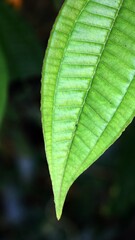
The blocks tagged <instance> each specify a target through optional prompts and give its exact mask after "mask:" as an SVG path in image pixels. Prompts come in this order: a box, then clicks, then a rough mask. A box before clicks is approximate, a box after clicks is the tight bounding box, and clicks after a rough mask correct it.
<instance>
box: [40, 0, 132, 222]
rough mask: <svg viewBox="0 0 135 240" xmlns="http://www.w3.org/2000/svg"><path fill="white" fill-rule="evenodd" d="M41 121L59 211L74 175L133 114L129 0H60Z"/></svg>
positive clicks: (46, 69)
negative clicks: (63, 2)
mask: <svg viewBox="0 0 135 240" xmlns="http://www.w3.org/2000/svg"><path fill="white" fill-rule="evenodd" d="M41 102H42V106H41V110H42V124H43V132H44V139H45V145H46V153H47V160H48V164H49V170H50V175H51V180H52V185H53V191H54V200H55V206H56V213H57V217H58V219H59V218H60V216H61V213H62V208H63V204H64V201H65V197H66V194H67V192H68V190H69V188H70V186H71V185H72V183H73V182H74V181H75V179H76V178H77V177H78V176H79V175H80V174H81V173H82V172H83V171H85V170H86V169H87V168H88V167H89V166H90V165H91V164H92V163H93V162H94V161H95V160H97V159H98V157H99V156H101V155H102V153H103V152H104V151H105V150H106V149H107V148H108V147H109V146H110V145H111V144H112V143H113V142H114V141H115V140H116V139H117V138H118V137H119V136H120V135H121V133H122V132H123V131H124V130H125V128H126V127H127V126H128V124H129V123H130V122H131V121H132V119H133V117H134V116H135V4H134V0H113V1H110V0H74V1H73V0H67V1H65V4H64V6H63V8H62V10H61V11H60V14H59V16H58V18H57V20H56V22H55V25H54V28H53V30H52V33H51V37H50V40H49V44H48V49H47V52H46V58H45V62H44V66H43V76H42V101H41Z"/></svg>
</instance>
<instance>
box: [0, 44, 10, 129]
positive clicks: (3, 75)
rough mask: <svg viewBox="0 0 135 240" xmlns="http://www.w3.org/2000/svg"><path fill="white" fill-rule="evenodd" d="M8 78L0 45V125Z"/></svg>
mask: <svg viewBox="0 0 135 240" xmlns="http://www.w3.org/2000/svg"><path fill="white" fill-rule="evenodd" d="M8 80H9V73H8V67H7V62H6V59H5V56H4V53H3V50H2V47H1V46H0V125H1V122H2V118H3V114H4V110H5V105H6V99H7V86H8Z"/></svg>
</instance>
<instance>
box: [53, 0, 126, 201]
mask: <svg viewBox="0 0 135 240" xmlns="http://www.w3.org/2000/svg"><path fill="white" fill-rule="evenodd" d="M123 1H124V0H121V2H120V4H119V8H118V10H117V12H116V16H115V18H114V20H113V21H112V26H111V28H110V31H109V32H108V35H107V37H106V40H105V43H104V45H103V49H102V51H101V55H100V56H99V60H98V62H97V65H96V66H95V71H94V74H93V78H92V80H91V81H90V84H89V86H88V91H87V92H86V95H85V97H84V101H83V104H82V107H81V110H80V113H79V116H78V121H77V125H78V123H79V121H80V117H81V114H82V112H83V109H84V106H85V102H86V99H87V97H88V94H89V91H90V89H91V87H92V84H93V80H94V78H95V75H96V72H97V69H98V66H99V64H100V60H101V58H102V55H103V53H104V51H105V48H106V45H107V43H108V40H109V37H110V34H111V33H112V30H113V27H114V24H115V22H116V20H117V18H118V15H119V12H120V10H121V7H122V5H123ZM88 3H89V1H88V2H87V3H86V4H85V5H84V7H83V9H82V10H81V11H80V13H79V15H78V17H77V18H76V21H75V24H74V25H73V29H72V31H71V34H70V35H69V38H68V40H67V43H66V48H65V50H64V53H63V57H62V60H61V64H60V68H61V66H62V63H63V60H64V55H65V52H66V51H67V47H68V43H69V41H70V38H71V36H72V33H73V30H74V27H75V25H76V23H77V20H78V19H79V17H80V16H81V14H82V12H83V11H84V9H85V8H86V7H87V5H88ZM60 68H59V71H58V75H57V78H56V79H58V77H59V74H60V70H61V69H60ZM57 84H58V83H57V81H56V90H57ZM55 94H56V91H55ZM54 100H55V97H54ZM53 112H54V109H53ZM52 122H53V121H52ZM77 129H78V127H76V128H75V131H74V132H73V136H72V140H71V143H70V146H69V151H68V153H67V157H66V160H65V162H66V163H65V166H64V170H63V175H62V179H61V185H60V189H59V199H60V195H61V190H62V186H63V179H64V175H65V170H66V167H67V163H68V158H69V154H70V150H71V147H72V144H73V141H74V138H75V134H76V131H77Z"/></svg>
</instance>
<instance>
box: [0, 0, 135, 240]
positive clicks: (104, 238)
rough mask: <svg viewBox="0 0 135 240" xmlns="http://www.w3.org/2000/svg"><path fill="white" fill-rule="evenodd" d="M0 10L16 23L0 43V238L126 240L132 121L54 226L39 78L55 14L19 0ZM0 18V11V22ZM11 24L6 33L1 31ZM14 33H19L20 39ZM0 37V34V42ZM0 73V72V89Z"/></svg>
mask: <svg viewBox="0 0 135 240" xmlns="http://www.w3.org/2000/svg"><path fill="white" fill-rule="evenodd" d="M0 4H2V1H0ZM4 8H6V9H7V10H6V11H7V12H10V13H11V12H12V14H11V15H13V18H14V19H15V18H17V20H16V24H11V25H10V22H12V21H11V19H10V21H9V22H8V26H7V28H5V30H4V31H5V32H6V33H5V40H4V42H3V41H2V42H3V44H2V43H0V46H1V47H0V49H2V53H3V55H4V56H5V61H6V63H7V66H8V67H6V68H7V69H8V72H9V81H8V82H9V85H8V101H7V105H6V108H5V116H4V119H3V121H2V125H1V129H0V211H1V214H0V240H127V239H130V240H134V239H135V191H134V190H135V174H134V172H135V151H134V133H135V122H133V123H132V124H131V125H130V126H129V127H128V128H127V130H126V131H125V132H124V134H123V135H122V137H121V138H120V139H119V140H118V141H117V142H116V143H115V144H114V146H112V147H111V148H110V149H109V150H108V151H107V152H106V154H105V155H103V156H102V158H100V159H99V160H98V161H97V162H96V163H95V164H93V165H92V167H91V168H89V169H88V170H87V171H86V172H85V173H84V174H83V175H82V176H81V177H80V178H78V180H77V181H76V182H75V184H74V186H73V187H72V188H71V190H70V192H69V194H68V198H67V201H66V206H65V208H64V212H63V213H64V214H63V217H62V219H61V221H60V222H57V220H56V217H55V212H54V203H53V194H52V188H51V182H50V177H49V174H48V167H47V163H46V159H45V153H44V143H43V137H42V128H41V117H40V79H41V69H42V61H43V55H44V51H45V48H46V44H47V40H48V38H49V33H50V30H51V28H52V24H53V22H54V19H55V17H56V15H57V14H58V10H57V8H56V7H55V5H54V2H53V1H51V0H38V1H33V0H29V1H28V0H24V1H23V7H22V9H21V10H20V12H16V10H14V9H13V7H11V6H9V5H5V4H4ZM0 11H1V7H0ZM4 14H6V13H4V11H3V13H2V14H1V13H0V18H1V16H3V17H4ZM20 15H21V16H20ZM6 16H7V15H6ZM5 19H6V21H8V18H7V17H6V18H5ZM19 19H20V21H21V22H22V23H21V26H22V25H23V26H24V27H23V29H24V30H26V29H29V30H28V31H27V34H25V37H27V36H28V32H29V34H32V35H33V36H34V39H35V40H34V39H33V40H32V41H35V42H33V43H31V44H32V45H31V44H23V43H24V40H23V39H24V38H25V37H24V38H23V30H21V29H22V28H21V29H20V21H19ZM26 19H27V20H26ZM28 21H29V23H27V22H28ZM1 24H2V22H1V21H0V26H1ZM29 25H32V26H33V27H30V26H29ZM11 26H12V28H13V29H14V30H13V31H11V33H10V34H8V29H9V28H10V29H11ZM14 26H16V27H14ZM25 26H26V28H25ZM32 28H34V30H32ZM15 29H20V30H18V32H20V35H21V36H22V37H21V39H22V40H21V39H20V40H19V38H18V37H17V36H18V34H17V33H16V31H15ZM31 31H32V33H30V32H31ZM33 32H35V33H36V35H37V36H36V37H35V34H34V33H33ZM2 39H3V38H2V35H1V30H0V42H1V40H2ZM37 39H39V40H37ZM7 42H8V44H7ZM21 42H22V43H21ZM40 42H41V44H40ZM5 43H6V44H5ZM4 44H5V45H4ZM16 45H18V46H19V45H21V46H22V45H23V46H24V45H25V47H24V48H25V49H24V50H23V48H21V49H22V50H21V51H20V53H19V48H18V47H15V46H16ZM34 45H35V47H32V46H34ZM36 45H37V47H36ZM41 45H43V47H42V46H41ZM6 46H7V48H6ZM30 46H31V47H30ZM10 49H12V51H11V50H10ZM31 49H33V50H31ZM38 49H39V50H38ZM36 52H38V53H36ZM18 54H19V55H18ZM23 54H24V55H23ZM31 54H32V55H31ZM38 56H39V57H38ZM21 57H22V58H21ZM19 59H20V60H19ZM30 59H31V62H29V61H30ZM0 61H1V60H0ZM20 61H21V62H20ZM19 64H20V66H19ZM1 66H2V65H1V64H0V69H1ZM13 69H15V70H13ZM20 69H21V70H20ZM36 69H37V70H36ZM27 74H28V75H27ZM1 76H2V74H1V70H0V86H1V84H3V83H2V81H1V79H2V78H1ZM3 79H4V78H3ZM2 90H3V91H2ZM2 93H3V94H4V87H2V89H1V87H0V105H1V102H2V98H1V96H2V95H1V94H2Z"/></svg>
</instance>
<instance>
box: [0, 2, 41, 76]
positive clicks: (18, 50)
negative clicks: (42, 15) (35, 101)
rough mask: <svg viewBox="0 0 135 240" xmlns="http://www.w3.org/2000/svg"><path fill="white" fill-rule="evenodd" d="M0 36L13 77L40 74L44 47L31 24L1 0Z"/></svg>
mask: <svg viewBox="0 0 135 240" xmlns="http://www.w3.org/2000/svg"><path fill="white" fill-rule="evenodd" d="M0 37H1V44H2V46H3V50H4V53H5V56H6V58H7V62H8V66H9V70H10V76H11V78H12V79H16V78H22V79H24V78H28V77H31V76H35V75H40V71H41V65H42V55H43V50H42V47H41V45H40V43H39V41H38V39H37V37H36V36H35V34H34V32H33V30H32V28H31V26H30V25H29V24H28V23H26V22H25V20H24V19H23V18H22V17H21V15H19V14H18V13H17V11H15V10H14V9H13V8H12V7H11V6H8V5H7V4H6V3H4V2H3V1H0Z"/></svg>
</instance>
